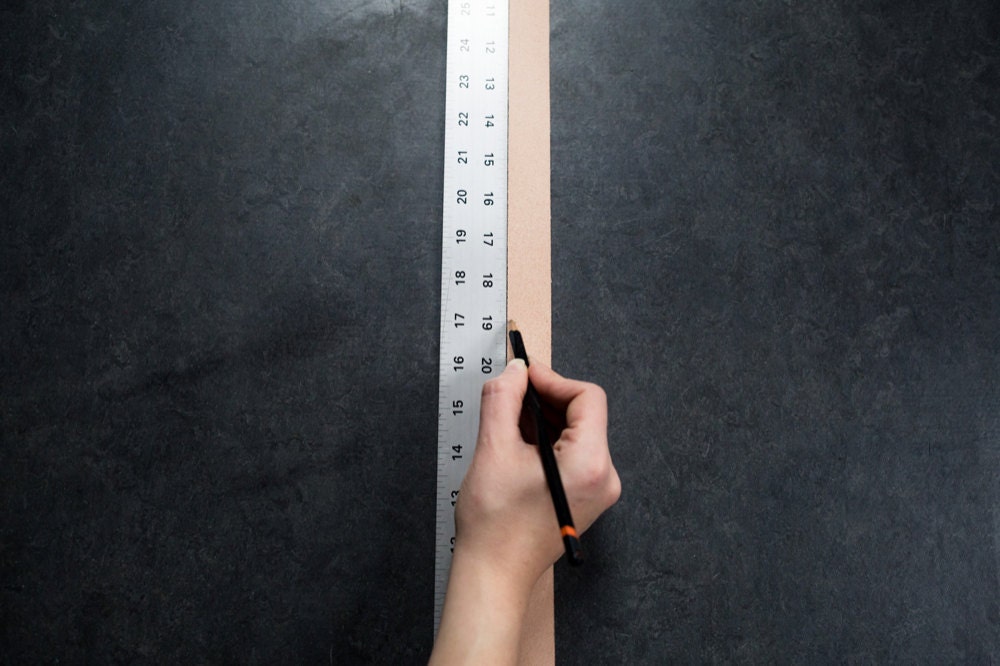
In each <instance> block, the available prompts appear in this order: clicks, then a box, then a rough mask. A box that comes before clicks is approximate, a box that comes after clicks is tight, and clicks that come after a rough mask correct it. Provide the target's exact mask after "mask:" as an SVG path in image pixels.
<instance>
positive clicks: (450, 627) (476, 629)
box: [431, 547, 535, 663]
mask: <svg viewBox="0 0 1000 666" xmlns="http://www.w3.org/2000/svg"><path fill="white" fill-rule="evenodd" d="M534 583H535V581H534V580H531V577H530V576H529V575H525V574H524V573H522V572H518V571H516V570H511V568H509V567H507V566H504V564H503V563H501V562H497V561H494V560H490V559H488V558H483V557H481V556H479V555H478V553H476V552H474V551H473V550H471V549H467V548H461V547H456V548H455V553H454V557H453V558H452V563H451V573H450V575H449V578H448V591H447V594H446V595H445V606H444V612H443V614H442V617H441V627H440V629H439V631H438V636H437V641H436V642H435V649H434V655H433V658H432V659H431V662H432V663H515V662H516V661H517V653H518V646H519V644H520V640H521V630H522V624H523V621H524V616H525V613H526V612H527V609H528V602H529V600H530V598H531V592H532V588H533V587H534Z"/></svg>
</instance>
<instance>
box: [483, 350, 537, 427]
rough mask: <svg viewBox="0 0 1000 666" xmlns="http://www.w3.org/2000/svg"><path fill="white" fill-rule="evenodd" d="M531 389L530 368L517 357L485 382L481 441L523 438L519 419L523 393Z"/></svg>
mask: <svg viewBox="0 0 1000 666" xmlns="http://www.w3.org/2000/svg"><path fill="white" fill-rule="evenodd" d="M527 390H528V368H527V367H526V366H525V364H524V361H522V360H520V359H514V360H512V361H511V362H510V363H508V364H507V368H506V369H505V370H504V371H503V372H502V373H500V375H499V376H497V377H495V378H494V379H491V380H490V381H488V382H486V383H485V384H483V397H482V403H481V405H480V408H479V411H480V417H479V441H480V442H481V443H484V444H487V445H491V444H493V443H494V442H497V441H504V440H505V439H510V438H515V440H516V441H521V432H520V430H519V429H518V420H519V417H520V414H521V405H522V403H523V402H524V394H525V393H526V392H527Z"/></svg>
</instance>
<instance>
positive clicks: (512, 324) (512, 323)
mask: <svg viewBox="0 0 1000 666" xmlns="http://www.w3.org/2000/svg"><path fill="white" fill-rule="evenodd" d="M516 330H517V322H516V321H514V320H513V319H508V320H507V332H508V333H510V332H512V331H516Z"/></svg>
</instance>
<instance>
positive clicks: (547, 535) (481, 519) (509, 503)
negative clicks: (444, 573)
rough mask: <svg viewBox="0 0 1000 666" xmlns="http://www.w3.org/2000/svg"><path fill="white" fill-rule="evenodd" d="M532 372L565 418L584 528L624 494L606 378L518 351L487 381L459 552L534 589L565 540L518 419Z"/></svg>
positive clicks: (574, 506)
mask: <svg viewBox="0 0 1000 666" xmlns="http://www.w3.org/2000/svg"><path fill="white" fill-rule="evenodd" d="M529 375H530V379H531V383H532V384H533V385H534V387H535V389H536V391H537V392H538V394H539V396H540V397H541V399H542V401H543V402H544V403H545V404H546V406H547V407H549V408H551V409H552V410H554V411H555V412H556V419H554V420H555V421H559V422H564V423H565V427H564V428H563V430H562V433H561V434H560V435H559V439H558V440H557V441H556V442H555V443H554V444H553V449H554V450H555V456H556V461H557V463H558V466H559V472H560V475H561V477H562V482H563V487H564V488H565V491H566V497H567V499H568V501H569V505H570V511H571V512H572V514H573V518H574V522H575V524H576V528H577V531H578V532H579V533H583V531H584V530H586V529H587V528H588V527H589V526H590V525H591V524H592V523H593V522H594V521H595V520H596V519H597V517H598V516H600V514H601V513H603V512H604V510H605V509H607V508H608V507H610V506H611V505H612V504H614V503H615V502H616V501H617V500H618V497H619V495H620V494H621V482H620V480H619V478H618V474H617V472H616V471H615V468H614V465H613V464H612V462H611V457H610V454H609V452H608V439H607V398H606V396H605V394H604V391H603V390H602V389H601V388H600V387H599V386H596V385H595V384H590V383H587V382H581V381H575V380H571V379H566V378H564V377H562V376H560V375H559V374H557V373H556V372H554V371H552V370H551V369H550V368H548V367H546V366H545V365H542V364H540V363H538V362H535V363H532V364H531V366H530V368H526V367H525V365H524V362H523V361H519V360H517V359H515V360H513V361H511V362H510V363H509V364H508V366H507V369H506V370H505V371H504V372H503V373H502V374H501V375H500V376H498V377H497V378H495V379H493V380H491V381H489V382H487V383H486V384H485V385H484V387H483V396H482V406H481V408H480V419H479V436H478V440H477V444H476V452H475V455H474V456H473V459H472V463H471V465H470V468H469V471H468V473H467V474H466V477H465V480H464V481H463V483H462V489H461V491H460V492H459V496H458V503H457V505H456V507H455V522H456V542H455V553H456V557H459V556H462V557H471V558H473V559H475V560H476V561H477V562H479V563H481V564H487V563H488V564H489V565H490V566H491V567H493V568H494V570H496V571H499V572H502V573H503V574H504V575H505V577H510V580H511V582H512V583H514V584H517V585H527V586H528V588H529V589H530V586H531V585H533V584H534V581H535V580H536V579H537V578H538V576H540V575H541V574H542V572H543V571H545V570H546V569H547V568H548V567H549V566H550V565H551V564H552V563H553V562H555V561H556V560H557V559H559V556H560V554H561V553H562V552H563V545H562V539H561V536H560V534H559V524H558V522H557V520H556V515H555V509H554V507H553V505H552V497H551V495H550V493H549V490H548V486H547V484H546V481H545V475H544V472H543V468H542V465H541V461H540V458H539V452H538V448H537V447H536V446H530V445H528V443H527V442H526V441H525V439H524V438H523V437H522V435H521V430H520V428H519V426H518V423H519V419H520V417H521V410H522V404H523V401H524V395H525V392H526V390H527V385H528V378H529Z"/></svg>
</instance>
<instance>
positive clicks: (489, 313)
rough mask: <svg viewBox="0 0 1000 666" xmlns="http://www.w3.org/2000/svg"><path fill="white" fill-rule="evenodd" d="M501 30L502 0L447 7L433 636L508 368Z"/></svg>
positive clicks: (463, 1)
mask: <svg viewBox="0 0 1000 666" xmlns="http://www.w3.org/2000/svg"><path fill="white" fill-rule="evenodd" d="M507 30H508V2H507V0H450V1H449V2H448V58H447V77H448V78H447V88H446V98H445V136H444V209H443V213H442V217H443V233H442V237H441V242H442V251H441V356H440V381H439V408H438V409H439V411H438V464H437V529H436V543H435V558H434V633H435V635H436V634H437V630H438V626H439V625H440V623H441V611H442V608H443V606H444V593H445V588H446V587H447V584H448V571H449V570H450V568H451V556H452V551H453V549H454V544H455V501H456V499H457V497H458V490H459V486H460V485H461V483H462V479H463V478H464V477H465V473H466V471H467V470H468V468H469V462H470V461H471V460H472V454H473V451H474V450H475V444H476V434H477V432H478V429H479V402H480V395H481V391H482V386H483V383H484V382H485V381H486V380H488V379H490V378H491V377H493V376H494V375H496V374H498V373H500V372H502V371H503V369H504V366H505V364H506V353H507V352H506V350H507V344H506V338H505V331H506V328H507V98H508V97H507V44H508V33H507Z"/></svg>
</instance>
